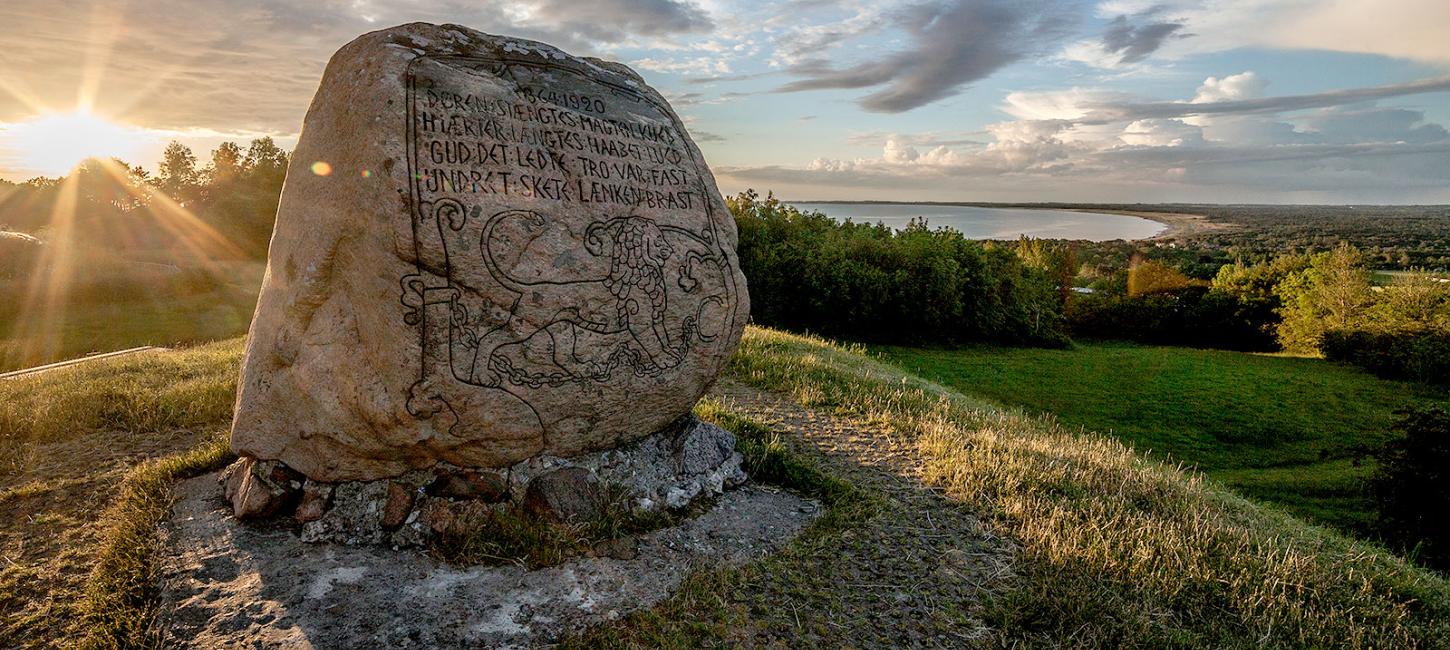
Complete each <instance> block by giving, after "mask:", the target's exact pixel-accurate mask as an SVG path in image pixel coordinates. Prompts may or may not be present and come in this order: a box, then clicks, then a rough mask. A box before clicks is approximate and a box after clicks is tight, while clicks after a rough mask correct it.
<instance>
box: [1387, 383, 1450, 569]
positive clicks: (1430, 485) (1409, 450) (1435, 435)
mask: <svg viewBox="0 0 1450 650" xmlns="http://www.w3.org/2000/svg"><path fill="white" fill-rule="evenodd" d="M1403 413H1404V415H1405V418H1404V419H1403V420H1401V421H1400V422H1399V424H1397V425H1396V426H1395V429H1396V430H1397V431H1401V432H1403V433H1404V436H1403V437H1401V438H1397V439H1395V440H1391V441H1390V442H1389V443H1387V444H1386V445H1385V446H1384V448H1383V449H1381V450H1380V452H1379V453H1378V454H1377V458H1376V460H1378V461H1379V462H1378V469H1377V470H1376V472H1375V476H1374V478H1373V479H1372V481H1371V483H1370V492H1371V494H1372V495H1373V496H1374V498H1375V501H1376V503H1377V505H1378V506H1379V511H1380V530H1381V531H1382V532H1383V533H1384V534H1385V535H1386V536H1388V537H1389V538H1390V540H1391V541H1392V542H1395V543H1396V544H1398V545H1399V546H1401V547H1403V548H1406V549H1409V550H1410V551H1411V552H1410V555H1411V557H1414V558H1417V559H1419V560H1420V561H1421V562H1423V563H1424V564H1426V565H1428V566H1432V567H1435V568H1437V569H1440V570H1442V571H1443V570H1447V569H1450V519H1447V518H1446V513H1450V410H1447V409H1446V407H1444V406H1428V407H1422V408H1419V409H1411V410H1409V411H1404V412H1403Z"/></svg>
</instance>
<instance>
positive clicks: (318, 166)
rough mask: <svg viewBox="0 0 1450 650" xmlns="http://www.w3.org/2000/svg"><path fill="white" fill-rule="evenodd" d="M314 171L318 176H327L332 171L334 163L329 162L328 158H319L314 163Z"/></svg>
mask: <svg viewBox="0 0 1450 650" xmlns="http://www.w3.org/2000/svg"><path fill="white" fill-rule="evenodd" d="M312 173H314V174H317V175H318V176H326V175H328V174H331V173H332V165H330V164H328V162H327V161H326V160H319V161H317V162H315V163H312Z"/></svg>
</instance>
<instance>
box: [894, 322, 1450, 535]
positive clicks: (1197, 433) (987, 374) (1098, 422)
mask: <svg viewBox="0 0 1450 650" xmlns="http://www.w3.org/2000/svg"><path fill="white" fill-rule="evenodd" d="M876 352H878V353H880V354H881V355H882V356H883V357H884V358H885V359H886V360H889V361H891V362H893V363H895V364H897V365H899V366H901V367H902V368H904V369H906V370H907V371H909V372H913V373H916V374H919V375H921V376H923V377H925V378H928V379H931V380H934V381H939V382H941V383H943V384H946V385H948V386H950V387H952V388H955V389H957V390H960V391H963V392H966V393H970V394H974V395H980V396H982V397H986V398H989V399H992V400H995V401H997V402H998V403H1000V404H1003V405H1006V406H1014V407H1021V408H1024V409H1026V410H1028V411H1029V412H1032V413H1051V414H1055V415H1056V417H1057V418H1058V420H1059V421H1060V422H1062V423H1063V424H1064V425H1066V426H1068V427H1069V428H1082V429H1087V430H1089V431H1097V432H1100V433H1104V434H1110V435H1113V436H1115V437H1117V438H1118V439H1120V440H1122V441H1124V442H1126V443H1128V444H1130V445H1132V446H1133V447H1134V448H1136V449H1138V450H1140V451H1151V453H1152V454H1153V455H1154V456H1156V457H1157V458H1160V459H1164V460H1167V461H1169V462H1179V463H1183V464H1185V465H1190V466H1195V467H1197V468H1198V469H1200V470H1202V471H1203V472H1204V473H1205V474H1207V475H1208V476H1210V477H1212V478H1214V479H1216V480H1218V481H1220V482H1222V483H1224V484H1225V485H1228V486H1229V487H1232V488H1233V489H1234V490H1235V491H1237V492H1239V493H1240V494H1242V495H1244V496H1248V497H1251V498H1255V499H1259V500H1262V501H1266V502H1269V503H1274V504H1278V505H1280V506H1283V507H1284V508H1286V509H1287V510H1288V511H1290V512H1292V513H1294V514H1296V515H1299V516H1302V517H1306V518H1308V519H1311V520H1314V521H1318V522H1322V523H1327V524H1331V525H1334V526H1338V527H1341V528H1345V529H1348V530H1353V531H1357V532H1363V531H1364V530H1365V526H1366V525H1367V524H1368V523H1369V522H1370V519H1371V517H1372V514H1371V513H1370V512H1369V505H1368V503H1367V501H1366V500H1365V497H1364V496H1363V494H1362V492H1361V489H1360V481H1361V479H1363V478H1364V477H1365V476H1367V475H1368V473H1369V471H1370V468H1369V466H1368V463H1367V462H1366V463H1363V464H1361V463H1358V462H1356V458H1357V456H1358V453H1357V450H1358V449H1359V448H1362V447H1376V446H1378V444H1379V443H1380V442H1381V441H1382V440H1383V439H1384V438H1385V437H1386V436H1387V435H1388V434H1389V428H1390V426H1391V425H1392V424H1393V423H1394V421H1395V420H1396V416H1395V414H1394V412H1395V410H1396V409H1398V408H1401V407H1404V406H1407V405H1410V404H1414V403H1417V402H1421V401H1426V400H1432V399H1444V398H1445V397H1446V392H1445V391H1444V390H1443V389H1441V390H1439V391H1436V390H1434V389H1431V388H1428V387H1425V386H1420V385H1416V384H1410V383H1404V382H1394V381H1386V380H1382V379H1378V378H1375V377H1373V376H1371V375H1369V374H1367V373H1364V372H1360V371H1358V370H1354V369H1352V368H1348V367H1344V366H1340V365H1337V364H1333V363H1330V362H1327V361H1324V360H1322V359H1307V358H1294V357H1283V356H1268V355H1255V354H1244V353H1239V352H1224V351H1215V350H1194V349H1187V348H1169V347H1146V346H1137V345H1129V344H1083V345H1078V346H1077V347H1076V348H1074V349H1070V350H1041V349H1007V348H970V349H963V350H922V349H916V348H890V347H888V348H880V349H877V350H876Z"/></svg>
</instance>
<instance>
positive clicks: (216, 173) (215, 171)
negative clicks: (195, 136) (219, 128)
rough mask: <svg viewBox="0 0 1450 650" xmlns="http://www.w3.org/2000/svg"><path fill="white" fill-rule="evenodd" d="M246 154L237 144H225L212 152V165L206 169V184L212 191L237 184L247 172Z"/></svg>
mask: <svg viewBox="0 0 1450 650" xmlns="http://www.w3.org/2000/svg"><path fill="white" fill-rule="evenodd" d="M245 156H246V154H245V153H243V152H242V148H241V147H239V146H237V143H235V142H223V143H221V145H220V146H218V147H217V148H216V149H213V150H212V152H211V164H210V165H208V166H207V168H206V173H205V176H206V184H207V186H208V189H210V190H213V191H215V190H220V189H223V188H225V187H228V186H230V185H231V184H232V183H234V182H236V180H237V179H238V178H240V177H241V175H242V174H243V173H244V172H245V171H246V166H245V163H246V161H245Z"/></svg>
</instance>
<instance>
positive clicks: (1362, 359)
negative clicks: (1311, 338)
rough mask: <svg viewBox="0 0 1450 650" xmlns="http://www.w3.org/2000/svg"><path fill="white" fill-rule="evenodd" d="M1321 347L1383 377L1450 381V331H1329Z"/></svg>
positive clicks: (1329, 354) (1333, 357) (1328, 354)
mask: <svg viewBox="0 0 1450 650" xmlns="http://www.w3.org/2000/svg"><path fill="white" fill-rule="evenodd" d="M1319 349H1320V350H1321V351H1322V352H1323V353H1324V356H1325V357H1326V358H1328V359H1331V360H1334V361H1344V362H1347V363H1351V364H1353V365H1356V366H1359V367H1361V368H1364V369H1365V370H1368V371H1370V372H1372V373H1374V374H1376V375H1379V376H1381V377H1387V378H1391V379H1413V380H1418V381H1426V382H1432V383H1450V331H1443V330H1436V329H1403V330H1391V331H1375V330H1330V331H1328V332H1325V333H1324V338H1323V340H1322V342H1321V343H1320V344H1319Z"/></svg>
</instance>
